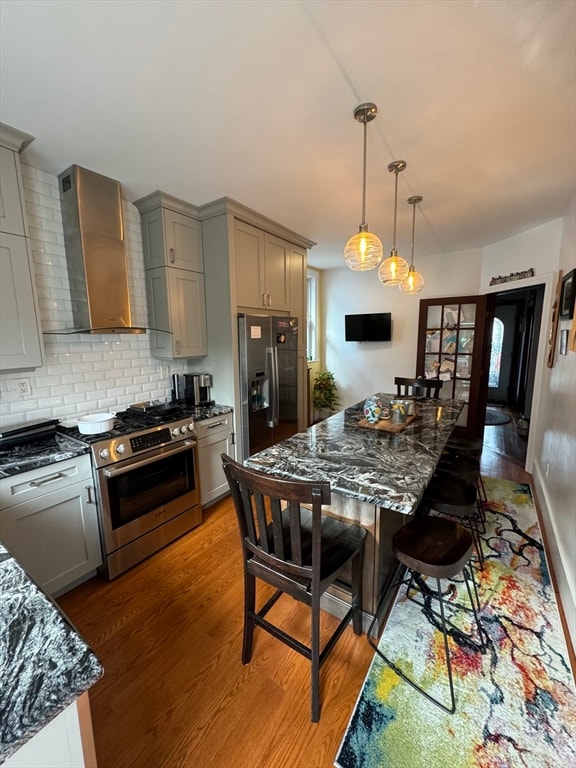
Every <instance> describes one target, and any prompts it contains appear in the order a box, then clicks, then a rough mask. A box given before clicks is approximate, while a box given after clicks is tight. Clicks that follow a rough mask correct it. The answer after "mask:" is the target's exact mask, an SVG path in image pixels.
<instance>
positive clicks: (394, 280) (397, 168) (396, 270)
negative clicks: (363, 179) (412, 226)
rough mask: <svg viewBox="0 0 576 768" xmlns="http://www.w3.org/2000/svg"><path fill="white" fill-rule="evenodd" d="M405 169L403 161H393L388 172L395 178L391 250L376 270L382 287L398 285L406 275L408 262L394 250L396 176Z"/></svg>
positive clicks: (396, 203)
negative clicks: (382, 284)
mask: <svg viewBox="0 0 576 768" xmlns="http://www.w3.org/2000/svg"><path fill="white" fill-rule="evenodd" d="M405 168H406V163H405V161H404V160H395V161H394V162H393V163H390V165H389V166H388V170H389V171H390V173H393V174H394V176H395V188H394V231H393V236H392V250H391V252H390V256H389V257H388V258H387V259H385V260H384V261H383V262H382V264H380V267H379V269H378V277H379V278H380V282H382V283H384V285H386V286H388V285H400V283H401V282H402V280H404V278H405V277H406V275H407V274H408V262H407V261H406V260H405V259H403V258H402V256H398V251H397V250H396V212H397V207H398V174H399V173H400V172H401V171H403V170H404V169H405Z"/></svg>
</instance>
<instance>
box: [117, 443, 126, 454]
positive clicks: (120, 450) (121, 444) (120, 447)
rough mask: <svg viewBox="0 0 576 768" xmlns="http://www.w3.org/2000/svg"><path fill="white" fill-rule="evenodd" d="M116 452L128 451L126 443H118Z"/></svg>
mask: <svg viewBox="0 0 576 768" xmlns="http://www.w3.org/2000/svg"><path fill="white" fill-rule="evenodd" d="M116 453H126V446H125V445H124V443H118V445H117V446H116Z"/></svg>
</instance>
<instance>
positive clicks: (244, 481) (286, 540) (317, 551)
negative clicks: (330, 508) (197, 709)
mask: <svg viewBox="0 0 576 768" xmlns="http://www.w3.org/2000/svg"><path fill="white" fill-rule="evenodd" d="M222 464H223V468H224V473H225V474H226V478H227V480H228V484H229V486H230V491H231V493H232V500H233V502H234V507H235V510H236V515H237V518H238V525H239V528H240V537H241V540H242V552H243V560H244V637H243V645H242V663H243V664H248V662H249V661H250V659H251V657H252V643H253V635H254V627H255V626H259V627H262V629H265V630H266V631H267V632H270V634H272V635H273V636H274V637H276V638H277V639H278V640H281V641H282V642H283V643H286V645H288V646H289V647H290V648H292V649H293V650H295V651H298V653H301V654H302V655H303V656H305V657H306V658H307V659H309V660H310V662H311V665H312V670H311V689H312V690H311V697H312V707H311V712H312V717H311V719H312V721H313V722H318V720H319V719H320V693H319V688H320V666H321V665H322V663H323V661H324V660H325V658H326V656H327V655H328V653H329V652H330V650H331V649H332V648H333V646H334V644H335V643H336V641H337V640H338V638H339V637H340V636H341V634H342V632H343V631H344V629H345V628H346V626H347V625H348V624H349V622H350V620H352V622H353V628H354V632H355V633H356V634H357V635H359V634H361V632H362V613H361V609H362V606H361V594H362V565H363V553H364V539H365V536H366V531H365V530H364V529H363V528H360V527H359V526H357V525H353V524H347V523H344V522H341V521H340V520H336V519H335V518H333V517H330V516H329V515H327V514H323V513H322V505H323V504H329V503H330V484H329V483H328V482H315V481H304V480H290V479H286V480H285V479H282V478H277V477H272V476H270V475H267V474H265V473H263V472H257V471H255V470H253V469H250V468H248V467H244V466H242V465H241V464H238V463H237V462H235V461H234V460H233V459H231V458H230V457H229V456H227V455H226V454H224V453H223V454H222ZM303 505H306V506H303ZM349 563H350V565H351V581H352V584H351V607H350V609H349V610H348V611H347V612H346V615H345V616H344V618H343V619H342V620H341V621H340V622H339V624H338V626H337V628H336V629H335V631H334V632H333V633H332V635H331V636H330V638H329V639H328V640H327V641H326V642H325V644H324V647H323V648H322V650H321V649H320V598H321V596H322V595H323V594H324V592H325V591H326V590H327V589H328V587H329V586H330V585H331V584H333V583H334V582H335V581H336V580H338V579H339V577H340V576H342V575H343V574H342V571H343V570H344V568H345V567H346V566H347V565H348V564H349ZM257 579H260V580H261V581H264V582H266V583H268V584H271V585H272V586H273V587H274V588H275V590H276V591H275V592H274V594H273V595H272V597H270V598H269V599H268V600H267V601H266V603H265V604H264V605H263V606H262V607H261V608H260V609H259V610H257V609H256V583H257V582H256V580H257ZM283 594H287V595H290V596H291V597H293V598H294V599H296V600H299V601H301V602H303V603H305V604H306V605H308V606H309V607H310V609H311V638H310V645H309V646H308V645H305V644H304V643H302V642H301V641H300V640H298V639H296V638H295V637H293V636H292V635H290V634H288V633H287V632H286V631H284V630H283V629H281V628H280V627H279V626H277V625H276V624H273V623H271V622H270V621H269V620H268V619H267V618H265V617H266V614H267V613H268V611H269V610H270V608H271V607H272V606H273V605H274V604H275V603H276V601H277V600H278V599H279V598H280V597H281V596H282V595H283Z"/></svg>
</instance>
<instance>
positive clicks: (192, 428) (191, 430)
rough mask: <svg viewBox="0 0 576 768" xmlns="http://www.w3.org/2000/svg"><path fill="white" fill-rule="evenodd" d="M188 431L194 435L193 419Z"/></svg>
mask: <svg viewBox="0 0 576 768" xmlns="http://www.w3.org/2000/svg"><path fill="white" fill-rule="evenodd" d="M188 432H190V433H191V434H192V435H193V434H194V422H193V421H191V422H190V424H188Z"/></svg>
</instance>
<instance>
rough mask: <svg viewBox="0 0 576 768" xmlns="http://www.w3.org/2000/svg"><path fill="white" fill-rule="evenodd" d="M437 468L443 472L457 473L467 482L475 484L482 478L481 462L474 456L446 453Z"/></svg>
mask: <svg viewBox="0 0 576 768" xmlns="http://www.w3.org/2000/svg"><path fill="white" fill-rule="evenodd" d="M436 469H437V471H438V472H441V473H445V474H450V475H456V476H457V477H459V478H460V479H462V480H464V482H466V483H471V484H474V483H477V482H478V481H479V480H480V462H479V461H478V459H474V458H472V456H459V455H457V454H450V453H447V454H444V455H443V456H442V457H441V459H440V461H439V462H438V466H437V467H436Z"/></svg>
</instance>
